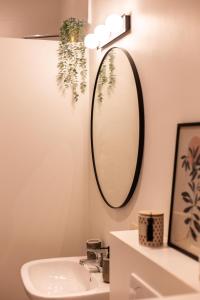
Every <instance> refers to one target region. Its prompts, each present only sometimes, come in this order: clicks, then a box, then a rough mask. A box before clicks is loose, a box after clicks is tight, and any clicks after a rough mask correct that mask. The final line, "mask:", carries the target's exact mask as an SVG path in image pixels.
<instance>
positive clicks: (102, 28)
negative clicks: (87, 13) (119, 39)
mask: <svg viewBox="0 0 200 300" xmlns="http://www.w3.org/2000/svg"><path fill="white" fill-rule="evenodd" d="M94 34H95V35H96V37H97V39H98V41H99V42H101V43H103V42H105V41H107V40H108V39H109V36H110V32H109V30H108V28H107V27H106V25H98V26H97V27H96V28H95V30H94Z"/></svg>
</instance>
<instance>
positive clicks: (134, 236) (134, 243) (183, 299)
mask: <svg viewBox="0 0 200 300" xmlns="http://www.w3.org/2000/svg"><path fill="white" fill-rule="evenodd" d="M111 235H113V236H114V237H116V238H118V239H120V240H121V242H123V243H125V244H126V245H128V246H129V247H131V248H133V249H134V250H136V251H138V252H139V253H141V254H142V255H144V256H145V257H147V258H148V259H149V260H151V261H152V262H154V263H155V264H157V265H159V266H160V267H162V268H163V269H165V270H166V271H168V272H169V273H171V274H173V275H174V276H175V277H177V278H178V279H179V280H181V281H183V282H184V283H186V284H187V285H190V286H191V287H192V288H194V289H195V290H196V291H197V294H196V293H195V294H193V295H191V296H189V295H188V294H187V295H182V296H173V297H171V296H170V297H165V298H164V299H171V300H175V299H176V300H190V299H191V300H196V299H198V300H200V293H199V292H200V279H199V273H200V265H199V263H198V262H197V261H195V260H193V259H192V258H190V257H188V256H186V255H184V254H182V253H181V252H179V251H177V250H175V249H173V248H171V247H168V246H167V244H166V243H165V244H164V246H163V247H160V248H150V247H145V246H142V245H140V244H139V241H138V230H127V231H115V232H111Z"/></svg>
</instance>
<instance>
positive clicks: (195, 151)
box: [193, 146, 200, 160]
mask: <svg viewBox="0 0 200 300" xmlns="http://www.w3.org/2000/svg"><path fill="white" fill-rule="evenodd" d="M198 151H199V146H198V147H197V148H196V149H194V152H193V155H194V156H193V157H194V158H195V157H196V155H197V153H198ZM199 157H200V156H198V158H199ZM198 158H197V160H198Z"/></svg>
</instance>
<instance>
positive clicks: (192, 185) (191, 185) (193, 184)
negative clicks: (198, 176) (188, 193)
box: [188, 181, 195, 192]
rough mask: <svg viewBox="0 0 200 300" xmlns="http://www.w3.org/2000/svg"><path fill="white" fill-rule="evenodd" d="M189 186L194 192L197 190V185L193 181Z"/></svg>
mask: <svg viewBox="0 0 200 300" xmlns="http://www.w3.org/2000/svg"><path fill="white" fill-rule="evenodd" d="M188 185H189V187H190V188H191V190H192V192H194V190H195V183H194V181H192V183H191V182H189V183H188Z"/></svg>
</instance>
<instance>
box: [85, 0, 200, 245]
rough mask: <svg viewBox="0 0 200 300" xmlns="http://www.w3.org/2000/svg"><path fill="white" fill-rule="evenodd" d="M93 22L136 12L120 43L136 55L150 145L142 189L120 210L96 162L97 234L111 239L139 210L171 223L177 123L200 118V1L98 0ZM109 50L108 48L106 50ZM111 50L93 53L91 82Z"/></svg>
mask: <svg viewBox="0 0 200 300" xmlns="http://www.w3.org/2000/svg"><path fill="white" fill-rule="evenodd" d="M92 5H93V6H92V17H93V22H92V25H93V26H95V25H96V24H99V23H102V22H104V20H105V18H106V16H107V15H109V14H110V13H113V12H116V13H120V14H123V13H125V12H131V13H132V32H131V33H130V34H129V35H128V36H126V37H125V38H123V39H122V40H120V41H119V42H117V43H115V44H114V45H113V46H119V47H123V48H125V49H127V50H128V51H129V53H130V54H131V55H132V57H133V59H134V61H135V63H136V66H137V69H138V72H139V76H140V80H141V85H142V89H143V96H144V106H145V122H146V133H145V149H144V159H143V166H142V171H141V175H140V180H139V184H138V187H137V190H136V192H135V194H134V196H133V197H132V199H131V201H130V203H129V204H128V205H127V206H126V207H124V208H122V209H119V210H113V209H110V208H109V207H108V206H106V204H104V202H103V200H102V199H101V197H100V195H99V192H98V190H97V185H96V182H95V179H94V172H93V169H92V165H91V168H90V171H91V172H90V185H89V186H90V216H91V218H90V228H91V232H90V235H91V236H95V237H96V236H97V237H100V238H102V239H104V240H107V239H108V232H109V231H111V230H118V229H119V230H123V229H129V228H130V225H131V223H132V222H134V223H137V216H138V211H139V210H141V209H157V210H163V211H164V212H165V233H167V229H168V215H169V208H170V201H171V200H170V198H171V186H172V174H173V163H174V150H175V137H176V124H177V123H178V122H188V121H189V122H190V121H191V122H192V121H200V117H199V111H200V104H199V103H200V102H199V94H200V92H199V71H200V56H199V53H200V42H199V35H200V27H199V9H200V3H199V1H196V0H192V1H189V2H188V1H186V0H176V1H173V2H169V1H165V0H162V1H157V0H144V1H140V0H136V1H132V0H126V1H116V0H109V1H106V0H96V1H93V2H92ZM105 51H106V50H105ZM105 51H102V52H101V51H99V52H98V53H96V51H93V54H92V55H91V65H90V67H91V84H92V85H93V84H94V78H95V75H96V72H97V68H98V65H99V63H100V60H101V58H102V56H103V55H104V53H105Z"/></svg>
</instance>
